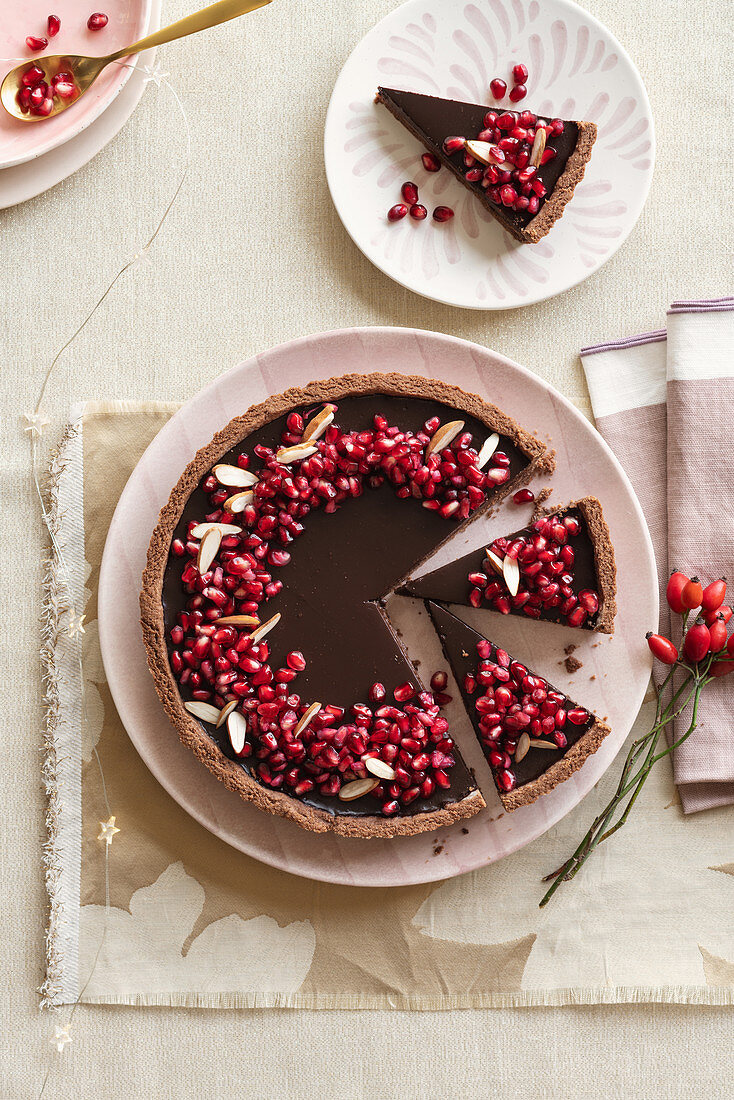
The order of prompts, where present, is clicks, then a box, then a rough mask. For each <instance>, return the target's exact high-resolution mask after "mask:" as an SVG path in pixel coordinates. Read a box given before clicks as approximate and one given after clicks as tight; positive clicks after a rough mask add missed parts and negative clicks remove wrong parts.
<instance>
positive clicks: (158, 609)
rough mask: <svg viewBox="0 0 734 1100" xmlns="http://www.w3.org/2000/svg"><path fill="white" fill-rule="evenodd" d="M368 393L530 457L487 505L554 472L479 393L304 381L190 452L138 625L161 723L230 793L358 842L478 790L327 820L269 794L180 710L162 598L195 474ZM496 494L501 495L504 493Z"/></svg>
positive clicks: (431, 825) (467, 802)
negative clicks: (469, 428)
mask: <svg viewBox="0 0 734 1100" xmlns="http://www.w3.org/2000/svg"><path fill="white" fill-rule="evenodd" d="M370 393H386V394H390V395H396V396H401V395H405V396H410V397H420V398H424V399H425V398H427V399H429V400H430V399H433V400H436V401H440V402H442V403H443V404H446V405H448V406H450V407H452V408H455V409H459V410H462V411H464V412H466V413H468V414H469V415H471V416H473V417H475V419H477V420H479V421H481V422H482V423H484V424H485V425H486V426H487V427H488V428H490V429H491V430H492V431H496V432H498V433H499V434H501V435H505V436H507V437H509V438H511V439H512V440H513V442H515V443H516V445H517V446H518V448H519V449H520V450H521V451H522V452H523V453H524V454H525V455H526V457H527V458H528V459H529V464H528V466H527V467H526V468H525V470H523V471H521V473H520V474H519V475H518V476H517V477H516V478H513V479H512V481H511V482H509V483H508V485H507V486H502V487H500V490H499V492H497V493H496V494H494V495H493V496H492V498H491V502H497V501H498V500H499V499H501V497H502V496H504V495H506V493H507V492H509V491H510V489H511V488H512V489H514V488H515V487H516V486H517V485H518V484H524V483H526V482H527V481H529V480H530V479H531V478H532V477H535V476H537V475H538V474H540V473H550V472H552V471H553V469H554V468H555V458H554V453H553V452H552V451H549V450H548V448H547V447H546V446H545V444H543V443H542V442H541V441H540V440H539V439H537V438H536V437H535V436H533V435H532V434H531V433H530V432H528V431H526V430H525V429H524V428H521V427H520V425H519V424H517V423H516V422H515V421H514V420H513V419H512V418H511V417H509V416H507V414H505V413H503V412H502V411H501V410H500V409H499V408H497V406H495V405H493V404H491V403H490V402H488V401H485V400H484V399H483V398H481V397H479V395H478V394H473V393H468V392H466V391H465V390H462V389H460V388H459V387H458V386H453V385H450V384H449V383H446V382H442V381H439V380H438V379H432V378H423V377H421V376H417V375H402V374H399V373H397V372H388V373H385V374H380V373H374V374H367V375H361V374H347V375H342V376H339V377H335V378H328V379H325V380H322V381H317V382H310V383H309V384H308V385H306V386H303V387H291V388H290V389H288V390H285V391H283V393H280V394H274V395H272V396H271V397H270V398H268V399H267V400H266V401H264V402H261V403H260V404H259V405H254V406H253V407H252V408H250V409H248V410H247V412H245V413H243V414H242V415H240V416H237V417H234V418H233V419H232V420H230V421H229V423H228V424H227V425H225V427H224V428H223V429H222V430H221V431H219V432H217V433H216V435H215V436H214V437H213V439H212V440H211V442H210V443H208V444H207V445H206V446H204V447H202V448H200V450H199V451H197V453H196V455H195V456H194V458H193V459H192V461H191V462H190V463H189V464H188V465H187V466H186V468H185V470H184V472H183V473H182V475H181V477H180V478H179V480H178V482H177V483H176V485H175V486H174V488H173V489H172V490H171V494H170V496H169V498H168V502H167V503H166V504H165V505H164V507H163V508H162V509H161V512H160V515H159V518H158V523H157V524H156V527H155V529H154V531H153V534H152V536H151V540H150V543H149V546H148V553H147V561H146V566H145V569H144V571H143V577H142V588H141V592H140V615H141V618H140V622H141V627H142V635H143V644H144V646H145V651H146V657H147V661H148V667H149V669H150V672H151V675H152V676H153V681H154V686H155V689H156V692H157V694H158V697H159V699H160V700H161V703H162V705H163V708H164V710H165V711H166V714H167V715H168V718H169V719H170V721H171V723H172V724H173V726H174V728H175V729H176V730H177V732H178V735H179V737H180V739H181V741H182V743H183V744H184V745H186V747H187V748H189V749H191V751H192V752H193V753H194V755H195V756H196V757H197V758H198V759H199V760H200V761H201V762H202V763H203V764H204V765H205V766H206V767H207V768H208V769H209V771H210V772H212V774H213V775H214V776H215V777H216V778H217V779H218V780H219V781H220V782H222V783H223V784H224V785H225V786H226V787H227V788H228V789H229V790H232V791H234V792H235V793H237V794H239V795H240V797H242V798H244V799H246V800H247V801H250V802H252V803H254V805H255V806H257V807H258V808H259V809H261V810H264V811H266V812H268V813H271V814H275V815H277V816H280V817H285V818H288V819H290V820H292V821H295V822H296V824H298V825H300V826H301V827H302V828H305V829H308V830H310V831H312V832H334V833H337V834H339V835H342V836H361V837H392V836H410V835H415V834H416V833H421V832H426V831H429V830H431V829H435V828H438V827H440V826H444V825H450V824H452V823H453V822H455V821H458V820H461V819H462V818H466V817H471V816H473V815H474V814H476V813H478V812H479V810H481V809H483V808H484V806H485V802H484V798H483V797H482V794H481V792H480V791H479V790H478V789H476V790H474V791H472V792H470V794H469V795H467V796H466V797H465V798H463V799H461V800H460V801H458V802H454V803H450V804H449V805H448V806H444V807H442V808H441V809H438V810H435V811H430V812H427V813H422V814H415V815H413V816H412V817H411V816H404V817H403V816H401V817H396V818H385V817H382V816H380V817H377V816H374V817H372V816H364V817H356V816H353V815H331V814H329V813H327V812H326V811H324V810H318V809H316V808H315V807H311V806H308V805H306V804H305V803H303V802H300V801H299V800H298V799H295V798H292V797H291V796H290V795H286V794H284V793H281V792H278V791H268V790H267V789H266V788H265V787H263V786H262V785H261V784H259V783H258V782H257V781H256V780H255V779H253V778H252V777H251V776H250V775H248V773H247V772H246V771H245V769H244V768H242V767H241V766H240V765H238V764H236V763H234V761H231V760H229V759H228V758H227V757H226V756H225V755H224V754H223V753H222V752H221V751H220V749H219V748H218V746H217V745H216V744H215V743H214V741H212V739H211V738H210V737H209V736H208V735H207V733H206V732H205V730H204V728H203V727H202V726H201V725H200V723H199V722H198V721H197V720H196V719H194V718H193V717H192V716H191V715H189V714H188V712H187V711H186V710H185V709H184V706H183V700H182V698H181V695H180V693H179V691H178V686H177V684H176V681H175V679H174V677H173V674H172V672H171V669H170V665H169V661H168V652H167V648H166V641H165V629H164V623H163V605H162V600H161V594H162V589H163V578H164V574H165V568H166V564H167V561H168V554H169V550H170V544H171V539H172V536H173V531H174V529H175V527H176V524H177V523H178V521H179V519H180V517H181V514H182V512H183V509H184V507H185V506H186V502H187V500H188V498H189V496H190V495H191V493H192V492H193V490H194V489H195V488H196V486H197V485H198V483H199V481H200V480H201V477H202V475H203V474H204V473H205V472H207V471H208V470H209V469H211V467H212V466H213V465H214V464H215V462H216V461H217V459H218V458H220V457H221V456H222V455H224V454H226V452H227V451H229V450H230V448H231V447H233V446H234V445H235V444H236V443H237V442H238V441H239V440H241V439H244V438H245V437H246V436H248V435H249V434H251V433H252V432H254V431H256V430H257V429H258V428H260V427H263V426H264V425H265V424H267V423H269V422H270V421H272V420H276V419H277V418H278V417H279V416H281V415H283V414H284V413H286V412H288V411H290V409H292V408H293V407H294V406H297V405H308V404H310V403H312V402H317V403H318V402H323V401H332V400H333V401H338V400H339V399H340V398H341V397H345V396H355V395H359V394H370ZM502 489H504V490H505V492H504V493H503V492H502ZM488 503H489V502H488ZM485 507H486V506H485ZM481 511H483V509H477V513H479V512H481ZM469 522H470V521H469ZM461 526H465V524H462V525H461Z"/></svg>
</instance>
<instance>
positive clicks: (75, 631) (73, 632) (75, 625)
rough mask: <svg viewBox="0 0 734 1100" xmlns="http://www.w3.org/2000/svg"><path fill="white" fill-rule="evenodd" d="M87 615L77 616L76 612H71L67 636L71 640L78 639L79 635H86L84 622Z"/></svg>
mask: <svg viewBox="0 0 734 1100" xmlns="http://www.w3.org/2000/svg"><path fill="white" fill-rule="evenodd" d="M85 618H86V615H77V614H76V612H74V611H70V612H69V629H68V630H67V634H68V635H69V637H70V638H76V637H78V635H79V634H86V631H85V629H84V620H85Z"/></svg>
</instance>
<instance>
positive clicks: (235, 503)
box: [224, 489, 255, 514]
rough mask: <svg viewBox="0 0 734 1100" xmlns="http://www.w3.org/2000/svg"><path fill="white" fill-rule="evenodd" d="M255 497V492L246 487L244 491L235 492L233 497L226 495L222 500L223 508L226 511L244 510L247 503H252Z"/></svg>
mask: <svg viewBox="0 0 734 1100" xmlns="http://www.w3.org/2000/svg"><path fill="white" fill-rule="evenodd" d="M254 499H255V494H254V493H253V491H252V489H247V490H246V491H245V492H244V493H235V494H234V496H233V497H227V499H226V500H225V502H224V509H225V511H226V512H233V513H234V514H236V513H237V512H244V510H245V508H246V507H247V505H248V504H252V502H253V500H254Z"/></svg>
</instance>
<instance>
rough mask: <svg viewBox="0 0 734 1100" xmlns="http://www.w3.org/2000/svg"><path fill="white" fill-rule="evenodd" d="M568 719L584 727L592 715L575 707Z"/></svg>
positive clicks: (570, 711) (568, 714) (568, 712)
mask: <svg viewBox="0 0 734 1100" xmlns="http://www.w3.org/2000/svg"><path fill="white" fill-rule="evenodd" d="M704 629H705V628H704ZM707 633H708V631H707ZM566 717H567V718H568V720H569V722H571V723H572V724H573V725H574V726H583V725H584V723H585V722H588V721H589V718H590V717H591V715H590V714H589V712H588V710H584V709H583V707H574V708H572V709H571V710H569V711H567V712H566Z"/></svg>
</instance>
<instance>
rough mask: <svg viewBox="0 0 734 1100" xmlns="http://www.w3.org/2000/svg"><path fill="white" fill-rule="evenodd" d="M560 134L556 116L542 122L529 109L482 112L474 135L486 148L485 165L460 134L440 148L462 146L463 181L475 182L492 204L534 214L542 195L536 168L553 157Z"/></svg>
mask: <svg viewBox="0 0 734 1100" xmlns="http://www.w3.org/2000/svg"><path fill="white" fill-rule="evenodd" d="M562 133H563V121H562V120H561V119H560V118H556V119H553V120H552V121H551V122H548V121H547V120H546V119H544V118H539V117H538V116H537V115H535V114H533V112H532V111H522V112H520V113H518V112H516V111H502V112H499V111H488V112H487V113H486V115H485V116H484V129H483V130H480V132H479V134H478V135H477V137H476V139H475V140H476V141H477V142H481V143H482V147H483V150H486V157H485V160H486V163H485V162H484V161H479V160H477V159H476V158H475V157H473V156H472V154H471V153H470V152H469V151H468V150H467V141H466V139H465V138H463V137H459V136H449V137H447V138H446V139H445V140H444V143H443V149H444V152H445V153H446V155H447V156H451V155H452V154H455V153H458V152H459V151H460V150H463V157H464V177H465V179H466V180H467V182H469V183H474V184H479V185H480V186H481V187H482V188H483V189H484V190H485V191H486V193H487V196H488V197H489V198H490V199H491V201H492V202H494V203H496V204H497V205H498V206H508V207H512V209H513V210H516V211H517V212H518V213H521V214H525V215H527V216H528V217H534V216H535V215H536V214H537V213H538V210H539V209H540V206H541V203H542V201H543V199H544V198H545V195H546V187H545V184H544V183H543V182H542V180H540V179H539V178H538V172H539V169H540V168H541V167H542V166H543V165H544V164H547V163H548V162H549V161H551V160H553V159H554V158H555V156H556V150H555V148H554V147H553V145H552V144H551V141H552V139H553V138H554V137H557V136H559V135H560V134H562ZM470 140H471V139H470Z"/></svg>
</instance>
